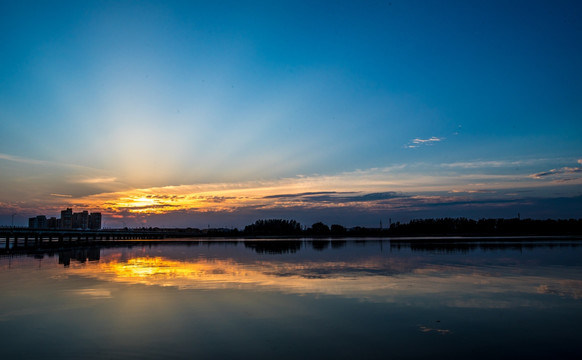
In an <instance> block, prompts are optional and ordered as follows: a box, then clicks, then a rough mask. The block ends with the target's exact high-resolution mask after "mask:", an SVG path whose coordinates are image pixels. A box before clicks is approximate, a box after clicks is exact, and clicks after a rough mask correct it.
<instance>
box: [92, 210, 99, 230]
mask: <svg viewBox="0 0 582 360" xmlns="http://www.w3.org/2000/svg"><path fill="white" fill-rule="evenodd" d="M89 229H91V230H99V229H101V213H91V215H89Z"/></svg>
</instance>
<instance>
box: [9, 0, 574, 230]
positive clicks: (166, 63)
mask: <svg viewBox="0 0 582 360" xmlns="http://www.w3.org/2000/svg"><path fill="white" fill-rule="evenodd" d="M581 44H582V3H580V2H578V1H557V2H552V3H549V2H545V1H544V2H542V1H486V2H485V1H474V2H473V1H358V2H356V1H325V2H323V1H322V2H315V3H314V2H297V1H292V2H291V1H290V2H283V1H274V2H269V1H256V2H247V1H237V2H191V1H185V2H172V1H160V2H155V1H96V2H93V1H82V2H76V1H70V2H69V1H65V2H59V1H6V0H2V1H0V54H2V56H1V57H0V224H2V223H4V224H8V223H9V222H10V221H11V217H10V215H12V214H18V215H16V222H17V223H24V222H25V220H26V218H27V217H28V216H32V215H35V214H36V213H46V214H47V215H56V214H57V213H58V210H59V209H61V208H63V207H65V206H74V207H75V209H77V210H80V209H85V208H86V209H89V210H95V211H97V210H100V211H103V212H104V213H106V214H109V215H111V217H110V224H111V226H117V225H119V224H121V223H120V222H119V221H124V222H125V223H126V224H138V223H141V224H144V223H145V224H148V223H149V224H156V225H159V224H164V225H168V226H170V225H174V224H175V225H180V226H182V225H192V226H202V225H207V224H211V225H213V226H228V225H231V226H239V225H243V224H244V223H246V222H248V221H249V220H251V221H254V218H256V217H273V216H285V217H293V218H297V219H300V220H302V221H304V222H306V223H307V224H309V223H310V222H312V221H313V222H315V221H318V220H321V219H325V220H326V221H328V222H339V223H344V224H347V225H358V224H363V225H371V224H377V223H378V221H379V220H380V219H384V221H386V219H387V218H388V217H391V218H402V219H409V218H414V217H440V216H468V217H482V216H493V217H497V216H499V217H509V216H515V215H516V214H517V212H521V213H522V217H524V216H531V217H559V218H563V217H582V206H581V205H579V203H580V201H579V200H580V197H581V196H582V176H581V175H582V141H581V135H582V71H581V70H580V64H582V45H581ZM313 192H315V193H322V192H323V193H325V194H326V195H325V197H321V196H319V195H317V194H316V195H313V194H308V195H305V194H303V193H313ZM330 193H332V195H329V194H330ZM348 193H349V194H348ZM370 193H371V194H376V195H375V196H374V195H372V196H368V197H362V196H363V195H367V194H370ZM293 194H295V195H297V194H299V195H297V196H295V197H293V198H291V197H289V196H287V197H276V196H277V195H293ZM378 194H380V195H378ZM162 195H163V196H162ZM267 196H268V197H267ZM349 196H352V198H349ZM144 199H149V200H144ZM273 199H278V200H277V201H273ZM281 199H286V201H282V200H281ZM289 199H292V201H288V200H289ZM138 209H140V210H142V212H141V213H139V214H138V213H136V212H135V210H138ZM154 210H155V211H156V212H162V213H164V214H158V215H155V216H152V215H148V214H151V212H152V211H154ZM113 215H115V216H117V218H118V219H119V220H114V219H115V218H114V217H113Z"/></svg>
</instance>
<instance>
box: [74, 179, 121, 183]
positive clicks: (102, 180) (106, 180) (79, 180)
mask: <svg viewBox="0 0 582 360" xmlns="http://www.w3.org/2000/svg"><path fill="white" fill-rule="evenodd" d="M115 181H117V178H116V177H94V178H84V179H78V180H74V182H77V183H80V184H103V183H111V182H115Z"/></svg>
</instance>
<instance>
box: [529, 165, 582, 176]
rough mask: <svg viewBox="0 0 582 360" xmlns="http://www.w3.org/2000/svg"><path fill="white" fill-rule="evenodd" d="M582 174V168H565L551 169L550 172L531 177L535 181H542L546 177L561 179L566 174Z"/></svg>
mask: <svg viewBox="0 0 582 360" xmlns="http://www.w3.org/2000/svg"><path fill="white" fill-rule="evenodd" d="M577 173H582V167H563V168H560V169H551V170H548V171H543V172H539V173H537V174H531V175H530V177H532V178H534V179H542V178H545V177H559V176H560V175H564V174H577Z"/></svg>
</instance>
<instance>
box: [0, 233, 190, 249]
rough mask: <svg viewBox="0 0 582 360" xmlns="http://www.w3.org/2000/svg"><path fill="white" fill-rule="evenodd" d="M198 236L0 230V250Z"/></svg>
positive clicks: (187, 234)
mask: <svg viewBox="0 0 582 360" xmlns="http://www.w3.org/2000/svg"><path fill="white" fill-rule="evenodd" d="M199 235H200V234H199V233H198V232H193V231H192V232H187V231H180V230H156V231H150V230H65V229H57V230H47V229H26V228H6V229H0V251H1V252H11V251H15V250H17V249H20V248H28V249H34V248H43V247H66V246H76V245H85V244H92V243H99V242H108V241H120V240H121V241H123V240H125V241H128V240H150V239H151V240H153V239H156V240H157V239H167V238H179V237H193V236H199Z"/></svg>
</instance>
